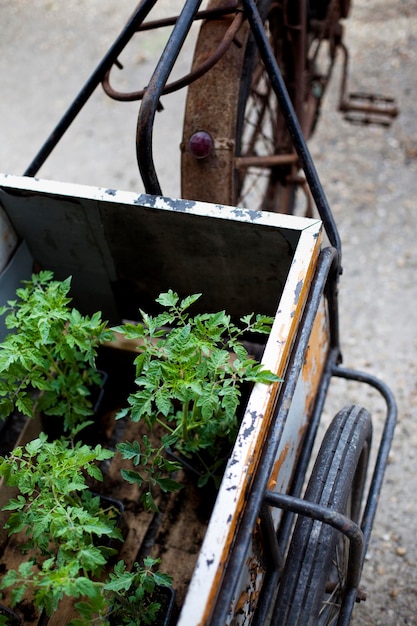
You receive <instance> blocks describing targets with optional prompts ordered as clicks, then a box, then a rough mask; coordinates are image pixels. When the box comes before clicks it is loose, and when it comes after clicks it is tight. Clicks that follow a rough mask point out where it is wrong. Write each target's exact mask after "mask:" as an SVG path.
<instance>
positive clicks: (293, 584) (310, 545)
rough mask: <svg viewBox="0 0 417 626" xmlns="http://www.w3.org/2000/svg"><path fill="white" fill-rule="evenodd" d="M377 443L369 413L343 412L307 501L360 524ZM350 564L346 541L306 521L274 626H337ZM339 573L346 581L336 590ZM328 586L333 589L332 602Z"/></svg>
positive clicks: (294, 544)
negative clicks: (373, 446)
mask: <svg viewBox="0 0 417 626" xmlns="http://www.w3.org/2000/svg"><path fill="white" fill-rule="evenodd" d="M371 438H372V422H371V416H370V414H369V413H368V411H366V410H365V409H363V408H361V407H358V406H349V407H346V408H344V409H343V410H342V411H340V412H339V413H338V414H337V415H336V417H335V418H334V420H333V421H332V423H331V425H330V427H329V428H328V430H327V432H326V434H325V436H324V439H323V442H322V445H321V448H320V451H319V453H318V456H317V460H316V462H315V465H314V468H313V471H312V474H311V478H310V480H309V483H308V487H307V490H306V494H305V499H306V500H309V501H311V502H315V503H317V504H320V505H323V506H326V507H329V508H331V509H332V510H335V511H338V512H339V513H345V514H346V515H348V516H349V517H350V518H351V519H352V520H353V521H355V522H359V519H360V511H361V501H362V496H363V490H364V486H365V480H366V470H367V466H368V460H369V451H370V447H371ZM341 549H343V553H342V554H341V553H340V552H341ZM336 558H337V559H338V566H337V570H336V566H335V559H336ZM347 560H348V541H347V539H346V537H345V536H344V535H342V534H341V533H339V532H338V531H337V530H335V529H334V528H333V527H331V526H329V525H328V524H324V523H322V522H318V521H314V520H312V519H310V518H307V517H301V516H300V517H299V518H298V520H297V523H296V525H295V529H294V533H293V537H292V540H291V544H290V547H289V551H288V556H287V559H286V564H285V566H284V571H283V573H282V578H281V582H280V586H279V589H278V596H277V602H276V604H275V608H274V615H273V619H272V622H271V624H273V625H274V626H278V624H279V626H296V625H298V626H301V625H302V626H313V625H314V626H317V625H324V624H334V625H335V624H336V623H337V618H338V615H339V613H340V605H341V602H342V600H343V594H344V580H343V576H344V575H345V573H346V569H347ZM336 573H337V575H339V574H340V576H341V579H340V581H337V582H338V584H337V586H336V587H335V585H334V583H335V582H336V581H335V580H334V577H335V574H336ZM328 583H333V595H332V597H331V600H330V601H329V596H330V592H329V585H328ZM335 590H336V591H335ZM335 593H336V596H337V597H335V596H334V594H335Z"/></svg>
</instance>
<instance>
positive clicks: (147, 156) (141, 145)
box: [136, 0, 202, 196]
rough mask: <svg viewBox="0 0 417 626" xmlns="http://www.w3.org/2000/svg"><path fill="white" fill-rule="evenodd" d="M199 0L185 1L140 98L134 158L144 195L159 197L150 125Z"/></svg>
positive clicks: (151, 127)
mask: <svg viewBox="0 0 417 626" xmlns="http://www.w3.org/2000/svg"><path fill="white" fill-rule="evenodd" d="M201 2H202V0H187V1H186V3H185V5H184V8H183V10H182V11H181V14H180V15H179V17H178V20H177V23H176V24H175V27H174V29H173V31H172V33H171V36H170V38H169V39H168V42H167V44H166V46H165V48H164V50H163V52H162V54H161V56H160V58H159V61H158V64H157V66H156V68H155V71H154V73H153V74H152V77H151V79H150V81H149V85H148V87H147V89H146V93H145V95H144V97H143V99H142V105H141V107H140V110H139V115H138V123H137V128H136V156H137V161H138V166H139V171H140V174H141V176H142V180H143V184H144V186H145V190H146V193H149V194H152V195H155V196H159V195H161V193H162V192H161V187H160V185H159V180H158V176H157V174H156V169H155V164H154V160H153V147H152V139H153V123H154V119H155V113H156V111H157V109H158V106H159V99H160V97H161V94H162V90H163V88H164V86H165V85H166V82H167V80H168V77H169V75H170V73H171V71H172V68H173V67H174V64H175V61H176V60H177V57H178V54H179V52H180V50H181V48H182V45H183V43H184V41H185V38H186V36H187V34H188V32H189V30H190V28H191V24H192V22H193V20H194V17H195V15H196V13H197V10H198V8H199V6H200V4H201Z"/></svg>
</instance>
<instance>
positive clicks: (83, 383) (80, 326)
mask: <svg viewBox="0 0 417 626" xmlns="http://www.w3.org/2000/svg"><path fill="white" fill-rule="evenodd" d="M70 287H71V278H67V279H66V280H64V281H57V280H53V274H52V272H47V271H44V272H40V273H39V274H34V275H33V276H32V279H31V280H30V281H24V286H23V287H22V288H20V289H18V290H17V292H16V296H17V297H16V300H12V301H9V302H8V304H7V306H4V307H1V308H0V315H4V314H7V315H6V318H5V324H6V327H7V329H9V331H10V332H9V333H8V334H7V336H6V338H5V340H4V342H3V343H2V344H1V345H0V417H2V418H3V419H4V418H6V417H7V416H8V415H10V414H11V413H12V411H13V410H14V409H15V408H17V409H18V410H19V411H21V412H22V413H23V414H25V415H28V416H31V417H32V416H33V415H34V413H35V411H36V410H39V411H42V412H44V413H45V414H47V415H54V416H61V417H62V418H63V421H64V427H65V429H66V430H67V431H71V430H72V429H74V428H75V427H77V426H78V425H79V424H80V423H82V422H83V421H85V420H86V418H87V417H88V416H91V415H92V412H93V411H92V403H91V399H90V395H91V389H92V387H93V386H94V385H97V384H100V382H101V378H100V373H99V372H97V369H96V367H95V358H96V354H97V348H98V346H99V345H100V344H101V343H103V342H104V341H107V340H111V339H112V337H113V334H112V333H111V332H110V331H109V330H108V329H107V328H106V325H105V323H104V322H102V321H101V314H100V313H99V312H98V313H95V314H94V315H92V316H87V315H85V316H83V315H81V313H80V312H79V311H77V310H76V309H74V308H71V307H70V302H71V298H69V297H68V293H69V290H70ZM34 392H38V393H36V394H34ZM39 392H40V393H39Z"/></svg>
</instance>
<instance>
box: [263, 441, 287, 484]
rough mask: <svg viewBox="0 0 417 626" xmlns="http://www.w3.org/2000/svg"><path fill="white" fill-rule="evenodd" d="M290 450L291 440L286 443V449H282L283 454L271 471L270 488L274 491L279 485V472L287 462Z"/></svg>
mask: <svg viewBox="0 0 417 626" xmlns="http://www.w3.org/2000/svg"><path fill="white" fill-rule="evenodd" d="M289 450H290V444H289V442H288V443H286V444H285V447H284V449H283V450H282V451H281V454H280V455H279V457H278V458H277V460H276V461H275V463H274V468H273V470H272V472H271V477H270V479H269V483H268V489H269V490H270V491H273V490H274V489H275V487H276V485H277V478H278V474H279V472H280V470H281V467H282V466H283V464H284V463H285V459H286V458H287V456H288V452H289Z"/></svg>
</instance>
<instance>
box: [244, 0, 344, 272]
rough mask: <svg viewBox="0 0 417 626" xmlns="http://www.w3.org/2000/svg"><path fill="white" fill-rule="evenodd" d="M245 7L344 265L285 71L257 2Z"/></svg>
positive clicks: (247, 0) (247, 2)
mask: <svg viewBox="0 0 417 626" xmlns="http://www.w3.org/2000/svg"><path fill="white" fill-rule="evenodd" d="M242 6H243V10H244V13H245V15H246V17H247V18H248V20H249V23H250V27H251V30H252V32H253V36H254V38H255V40H256V43H257V46H258V49H259V53H260V55H261V58H262V61H263V63H264V65H265V69H266V71H267V73H268V76H269V79H270V81H271V85H272V88H273V90H274V92H275V94H276V96H277V99H278V102H279V105H280V107H281V110H282V112H283V113H284V117H285V121H286V124H287V128H288V132H289V133H290V135H291V139H292V141H293V144H294V148H295V150H296V151H297V154H298V156H299V158H300V161H301V165H302V167H303V170H304V173H305V176H306V179H307V182H308V184H309V187H310V190H311V193H312V196H313V198H314V201H315V203H316V206H317V209H318V212H319V214H320V217H321V219H322V221H323V224H324V228H325V230H326V233H327V236H328V238H329V241H330V243H331V244H332V246H334V247H335V248H336V250H337V251H338V253H339V265H340V266H341V256H342V245H341V241H340V236H339V233H338V230H337V226H336V223H335V221H334V218H333V215H332V212H331V209H330V206H329V204H328V202H327V198H326V196H325V193H324V191H323V187H322V185H321V183H320V180H319V177H318V174H317V171H316V168H315V165H314V163H313V160H312V158H311V155H310V152H309V149H308V147H307V142H306V140H305V139H304V137H303V133H302V130H301V127H300V124H299V122H298V120H297V117H296V114H295V111H294V107H293V105H292V102H291V99H290V97H289V95H288V92H287V89H286V86H285V83H284V80H283V78H282V76H281V72H280V70H279V67H278V64H277V62H276V59H275V56H274V54H273V51H272V49H271V46H270V43H269V40H268V36H267V34H266V33H265V29H264V26H263V23H262V19H261V17H260V15H259V11H258V9H257V7H256V4H255V0H242ZM340 271H341V268H340Z"/></svg>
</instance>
